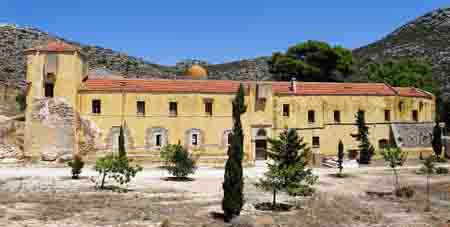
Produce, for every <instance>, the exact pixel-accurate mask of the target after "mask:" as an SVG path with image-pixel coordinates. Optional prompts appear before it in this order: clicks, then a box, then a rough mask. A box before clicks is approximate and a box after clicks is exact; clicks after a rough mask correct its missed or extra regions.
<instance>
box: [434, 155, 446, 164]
mask: <svg viewBox="0 0 450 227" xmlns="http://www.w3.org/2000/svg"><path fill="white" fill-rule="evenodd" d="M436 162H440V163H446V162H447V158H445V157H442V156H436Z"/></svg>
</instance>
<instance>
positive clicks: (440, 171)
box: [435, 167, 450, 174]
mask: <svg viewBox="0 0 450 227" xmlns="http://www.w3.org/2000/svg"><path fill="white" fill-rule="evenodd" d="M435 171H436V174H448V173H449V172H450V171H449V169H447V168H445V167H437V168H436V170H435Z"/></svg>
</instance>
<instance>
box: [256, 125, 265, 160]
mask: <svg viewBox="0 0 450 227" xmlns="http://www.w3.org/2000/svg"><path fill="white" fill-rule="evenodd" d="M255 159H256V160H266V159H267V133H266V130H265V129H259V130H258V132H257V133H256V138H255Z"/></svg>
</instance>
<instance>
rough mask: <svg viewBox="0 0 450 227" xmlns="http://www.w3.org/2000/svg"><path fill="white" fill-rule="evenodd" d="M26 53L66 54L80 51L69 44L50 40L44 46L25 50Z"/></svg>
mask: <svg viewBox="0 0 450 227" xmlns="http://www.w3.org/2000/svg"><path fill="white" fill-rule="evenodd" d="M25 51H26V52H27V51H50V52H66V51H80V48H78V47H76V46H73V45H71V44H68V43H65V42H62V41H60V40H51V41H48V42H47V43H46V44H43V45H39V46H35V47H32V48H29V49H26V50H25Z"/></svg>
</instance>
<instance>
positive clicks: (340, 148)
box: [338, 140, 344, 175]
mask: <svg viewBox="0 0 450 227" xmlns="http://www.w3.org/2000/svg"><path fill="white" fill-rule="evenodd" d="M343 163H344V144H343V143H342V140H339V145H338V168H339V175H341V174H342V169H343V168H344V166H343V165H342V164H343Z"/></svg>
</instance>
